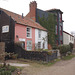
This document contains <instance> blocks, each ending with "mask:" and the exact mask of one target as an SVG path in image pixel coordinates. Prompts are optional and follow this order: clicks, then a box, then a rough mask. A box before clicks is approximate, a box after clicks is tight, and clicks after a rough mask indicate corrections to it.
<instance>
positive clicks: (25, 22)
mask: <svg viewBox="0 0 75 75" xmlns="http://www.w3.org/2000/svg"><path fill="white" fill-rule="evenodd" d="M0 9H1V10H2V11H4V12H5V13H6V14H7V15H8V16H11V17H12V19H13V20H14V21H16V23H19V24H22V25H27V26H30V27H34V28H37V29H41V30H45V31H47V29H45V28H44V27H42V26H41V25H40V24H39V23H37V22H35V21H33V20H32V19H30V18H26V17H22V16H21V15H19V14H16V13H13V12H10V11H8V10H5V9H3V8H0Z"/></svg>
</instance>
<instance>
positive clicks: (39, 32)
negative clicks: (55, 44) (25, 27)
mask: <svg viewBox="0 0 75 75" xmlns="http://www.w3.org/2000/svg"><path fill="white" fill-rule="evenodd" d="M38 37H39V38H41V31H40V30H39V31H38Z"/></svg>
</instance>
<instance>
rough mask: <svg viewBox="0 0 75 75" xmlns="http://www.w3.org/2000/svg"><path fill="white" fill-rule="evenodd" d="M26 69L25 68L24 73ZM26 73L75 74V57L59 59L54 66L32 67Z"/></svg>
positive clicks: (38, 74)
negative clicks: (64, 59)
mask: <svg viewBox="0 0 75 75" xmlns="http://www.w3.org/2000/svg"><path fill="white" fill-rule="evenodd" d="M24 72H26V69H24V70H23V73H24ZM27 72H28V74H25V75H75V58H72V59H71V60H67V61H63V60H62V61H59V62H57V63H55V64H54V65H53V66H49V67H40V68H32V67H30V70H27Z"/></svg>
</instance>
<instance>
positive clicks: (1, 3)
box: [0, 0, 75, 33]
mask: <svg viewBox="0 0 75 75" xmlns="http://www.w3.org/2000/svg"><path fill="white" fill-rule="evenodd" d="M32 1H34V0H0V7H1V8H4V9H6V10H9V11H12V12H14V13H17V14H20V15H22V13H23V14H24V15H26V14H27V13H28V12H29V4H30V2H32ZM35 1H36V2H37V8H39V9H41V10H44V11H45V10H49V9H53V8H56V9H60V10H61V11H62V12H63V15H62V17H63V20H64V22H63V30H64V31H66V32H68V33H71V32H75V1H74V0H35Z"/></svg>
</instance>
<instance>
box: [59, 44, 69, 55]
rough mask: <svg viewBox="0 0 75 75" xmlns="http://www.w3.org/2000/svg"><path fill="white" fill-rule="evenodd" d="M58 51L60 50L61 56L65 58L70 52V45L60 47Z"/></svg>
mask: <svg viewBox="0 0 75 75" xmlns="http://www.w3.org/2000/svg"><path fill="white" fill-rule="evenodd" d="M58 49H59V50H60V54H61V55H64V56H65V55H66V53H67V52H68V51H70V45H60V46H58Z"/></svg>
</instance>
